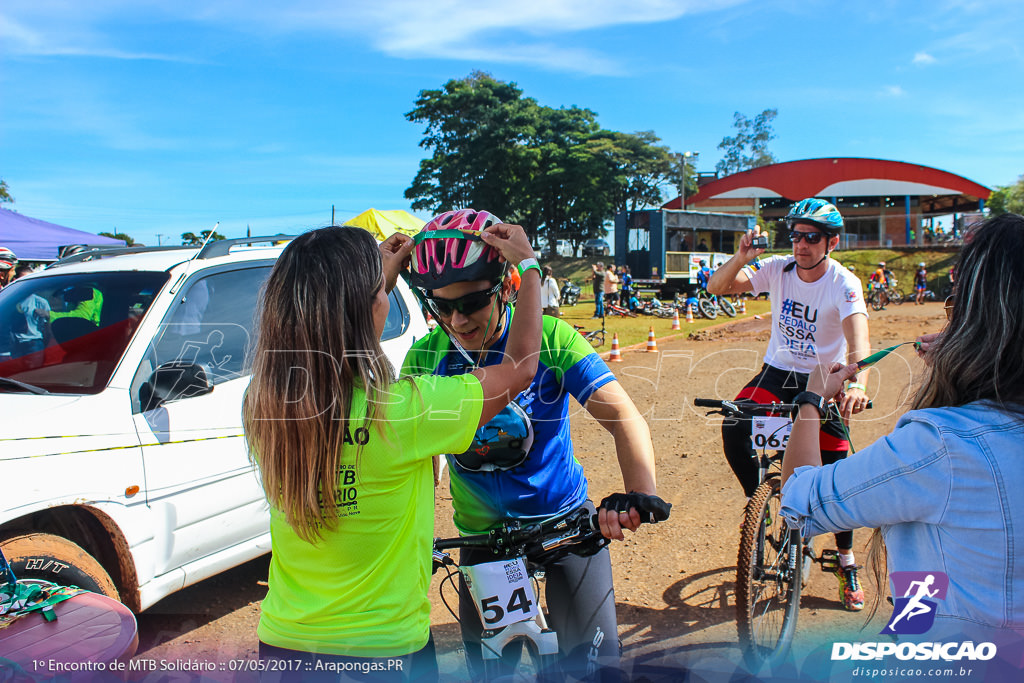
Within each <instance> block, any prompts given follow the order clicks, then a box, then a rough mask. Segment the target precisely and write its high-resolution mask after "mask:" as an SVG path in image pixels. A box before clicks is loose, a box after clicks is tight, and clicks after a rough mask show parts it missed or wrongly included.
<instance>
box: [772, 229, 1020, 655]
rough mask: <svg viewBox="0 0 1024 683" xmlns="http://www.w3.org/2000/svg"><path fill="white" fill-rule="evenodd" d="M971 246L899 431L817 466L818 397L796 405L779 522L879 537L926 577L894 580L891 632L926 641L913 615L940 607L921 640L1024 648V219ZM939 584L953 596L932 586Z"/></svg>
mask: <svg viewBox="0 0 1024 683" xmlns="http://www.w3.org/2000/svg"><path fill="white" fill-rule="evenodd" d="M966 241H967V244H966V246H965V247H964V249H963V252H962V254H961V257H960V263H959V269H958V271H959V278H958V279H957V282H956V288H955V290H954V297H955V298H954V300H953V301H952V302H947V310H946V313H947V316H948V318H949V322H948V323H947V325H946V328H945V329H944V330H943V332H942V333H941V334H940V335H930V336H929V337H928V340H929V341H930V342H931V343H930V344H925V345H924V346H925V349H926V354H925V358H926V361H928V364H929V365H928V369H927V371H926V375H925V377H924V380H923V383H922V385H921V387H920V388H919V390H918V392H917V396H916V398H915V400H914V403H913V410H911V411H910V412H908V413H907V414H905V415H904V416H903V417H901V418H900V420H899V422H898V423H897V424H896V428H895V429H894V430H893V432H892V433H891V434H889V435H888V436H886V437H884V438H882V439H879V440H878V441H876V442H875V443H873V444H871V445H870V446H868V447H867V448H864V449H863V450H861V451H860V452H858V453H857V454H856V455H855V456H853V457H850V458H847V459H846V460H841V461H839V462H837V463H835V464H834V465H828V466H825V467H820V464H821V462H820V456H819V449H818V428H817V425H818V421H819V419H820V418H819V414H818V409H817V407H816V406H815V397H813V396H803V397H802V398H800V397H798V400H797V401H796V402H797V403H800V404H801V405H800V407H799V409H798V413H797V415H798V417H797V419H796V420H795V422H794V425H793V431H792V435H791V437H790V440H789V446H788V448H787V449H786V456H785V460H784V462H783V469H782V476H783V492H782V506H783V510H782V514H783V516H784V517H786V518H787V519H788V520H790V522H791V523H794V524H796V525H797V526H798V527H799V528H800V529H801V531H802V533H803V534H804V535H805V536H813V535H815V534H821V533H825V532H834V531H837V530H842V529H855V528H857V527H869V528H877V529H878V530H879V531H880V532H881V535H882V536H884V539H885V545H886V546H887V548H888V568H889V570H890V572H891V573H892V572H915V575H891V577H890V578H891V579H892V586H893V597H894V598H896V599H897V600H896V609H895V610H894V613H893V618H892V621H891V622H890V625H889V626H888V627H887V628H886V630H885V631H883V633H890V632H893V633H896V634H901V633H917V634H920V633H921V631H920V630H914V627H913V626H909V627H908V626H907V624H908V623H910V622H912V620H913V619H915V618H918V619H919V621H918V622H917V625H918V627H920V625H923V624H926V623H927V622H928V621H930V619H931V618H930V617H926V618H919V617H916V616H914V614H915V613H923V612H922V610H924V612H932V611H934V615H933V617H934V619H935V621H934V626H932V627H930V628H928V629H927V634H926V635H923V636H921V637H922V638H925V639H927V640H929V641H938V640H940V639H941V638H942V635H943V634H945V635H947V636H949V635H953V636H956V635H969V636H973V637H975V639H976V641H977V637H978V636H979V635H980V636H981V637H986V636H988V637H993V638H999V637H1002V640H1003V642H1006V640H1007V638H1009V639H1010V640H1013V639H1016V643H1017V644H1018V645H1019V644H1021V643H1022V642H1024V552H1022V551H1024V493H1022V489H1024V447H1022V444H1024V297H1022V296H1020V295H1019V293H1020V292H1022V291H1024V218H1022V217H1021V216H1017V215H1014V214H1004V215H1002V216H998V217H995V218H992V219H989V220H988V221H986V222H985V223H984V224H982V225H980V226H979V227H978V228H976V229H974V230H973V233H971V234H969V235H968V237H967V240H966ZM1008 292H1010V293H1017V294H1015V295H1008V294H1007V293H1008ZM856 371H857V366H856V364H852V365H848V366H846V367H842V366H839V365H838V364H837V365H834V366H832V367H831V368H828V367H821V368H819V372H813V373H811V378H810V381H809V382H808V385H807V389H808V391H809V392H813V393H814V394H818V395H820V396H824V397H825V398H826V399H828V398H831V397H833V396H836V395H837V394H839V393H840V392H841V390H842V387H843V382H844V381H845V380H846V379H847V378H849V377H851V376H852V375H853V374H854V373H855V372H856ZM805 402H806V403H805ZM808 465H811V466H812V467H808ZM813 466H817V467H813ZM877 535H878V532H876V537H877ZM878 545H879V547H880V544H878ZM879 566H880V565H879ZM942 575H945V576H946V577H948V589H947V588H946V587H945V585H944V579H943V577H942ZM929 576H930V577H931V579H930V580H929V579H928V577H929ZM883 577H884V575H883ZM915 578H917V579H920V581H918V583H917V584H916V589H917V590H918V591H920V590H921V586H922V585H924V586H925V588H926V589H927V593H928V595H927V596H924V595H923V594H921V595H918V593H912V592H911V591H910V590H909V589H908V588H907V583H906V580H907V579H915ZM933 584H934V585H933ZM940 584H941V588H942V589H943V591H941V592H944V595H942V594H940V592H937V591H936V590H935V588H936V587H940ZM915 595H916V596H918V598H922V597H928V598H931V600H930V602H931V604H930V605H927V606H917V602H919V600H915V599H914V597H913V596H915ZM899 598H910V601H911V602H913V603H914V605H912V607H913V609H907V612H908V614H907V616H906V617H904V619H903V621H902V622H901V623H899V624H897V623H896V622H897V620H898V615H899V614H900V613H901V606H902V607H905V606H906V605H905V603H906V601H900V600H899ZM926 607H927V609H926ZM876 608H877V605H876ZM890 627H891V628H890ZM883 638H884V636H883Z"/></svg>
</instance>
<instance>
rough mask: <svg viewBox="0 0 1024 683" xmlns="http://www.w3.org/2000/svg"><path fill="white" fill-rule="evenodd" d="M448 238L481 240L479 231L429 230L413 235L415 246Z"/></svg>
mask: <svg viewBox="0 0 1024 683" xmlns="http://www.w3.org/2000/svg"><path fill="white" fill-rule="evenodd" d="M448 237H454V238H456V239H463V240H479V239H480V231H479V230H428V231H427V232H418V233H416V234H415V235H413V238H412V242H413V244H420V243H421V242H423V241H425V240H432V239H445V238H448Z"/></svg>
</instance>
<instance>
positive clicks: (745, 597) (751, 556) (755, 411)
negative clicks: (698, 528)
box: [693, 398, 870, 667]
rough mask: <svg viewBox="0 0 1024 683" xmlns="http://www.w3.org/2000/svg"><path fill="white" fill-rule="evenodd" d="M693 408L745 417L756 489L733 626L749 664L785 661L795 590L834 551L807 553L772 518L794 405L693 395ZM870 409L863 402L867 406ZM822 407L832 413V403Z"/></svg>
mask: <svg viewBox="0 0 1024 683" xmlns="http://www.w3.org/2000/svg"><path fill="white" fill-rule="evenodd" d="M693 403H694V405H695V406H697V407H700V408H713V409H714V410H712V411H710V412H709V413H708V415H711V414H719V415H723V416H725V417H726V419H729V418H732V419H741V420H750V422H751V436H750V438H751V441H752V443H753V446H754V451H755V457H756V458H757V461H758V481H759V482H760V483H759V484H758V487H757V489H756V490H755V491H754V495H753V496H751V497H750V501H749V502H748V503H747V506H746V509H745V510H744V515H743V531H742V533H741V535H740V545H739V552H738V554H737V560H736V626H737V630H738V631H739V639H740V644H741V646H742V647H743V650H744V655H745V656H746V658H747V662H748V663H749V664H750V666H751V667H760V666H761V665H763V664H766V663H776V662H779V661H781V660H782V659H784V658H785V656H786V654H787V653H788V652H789V648H790V645H791V644H792V642H793V635H794V634H795V633H796V622H797V614H798V612H799V610H800V591H801V589H802V588H803V586H804V585H806V583H807V580H808V577H809V575H810V569H811V566H812V563H813V562H818V563H819V564H821V568H822V570H823V571H831V569H832V567H833V565H834V562H835V558H834V556H833V553H834V551H826V552H825V553H822V557H821V558H816V557H815V556H814V550H813V546H811V544H810V543H809V542H808V541H806V540H805V539H802V538H801V537H800V532H799V531H798V530H797V529H795V528H790V527H789V525H788V524H787V523H786V521H785V520H784V519H783V518H782V516H781V515H780V514H779V512H780V509H781V497H780V488H781V481H782V476H781V475H782V456H783V453H784V451H785V448H786V443H787V442H788V441H789V432H790V429H791V428H792V426H793V421H792V419H791V418H790V417H789V416H790V415H791V414H792V411H793V409H794V408H795V404H792V403H748V402H745V401H742V402H733V401H722V400H718V399H707V398H696V399H694V401H693ZM869 407H870V404H869ZM829 410H830V411H832V412H833V413H834V414H835V415H838V408H837V407H836V406H835V404H834V403H830V404H829Z"/></svg>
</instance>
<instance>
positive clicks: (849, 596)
mask: <svg viewBox="0 0 1024 683" xmlns="http://www.w3.org/2000/svg"><path fill="white" fill-rule="evenodd" d="M858 569H860V566H858V565H851V566H849V567H839V568H838V569H836V570H834V573H835V575H836V579H838V580H839V599H840V600H841V601H842V603H843V607H845V608H846V610H847V611H849V612H859V611H861V610H862V609H864V589H863V588H861V586H860V579H859V578H857V570H858Z"/></svg>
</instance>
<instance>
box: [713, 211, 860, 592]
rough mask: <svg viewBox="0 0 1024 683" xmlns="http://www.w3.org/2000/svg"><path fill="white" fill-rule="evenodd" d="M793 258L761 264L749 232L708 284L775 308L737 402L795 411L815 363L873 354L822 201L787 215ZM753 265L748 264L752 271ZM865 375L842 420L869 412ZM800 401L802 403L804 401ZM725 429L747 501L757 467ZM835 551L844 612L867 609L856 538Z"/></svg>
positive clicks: (829, 435)
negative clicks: (760, 354)
mask: <svg viewBox="0 0 1024 683" xmlns="http://www.w3.org/2000/svg"><path fill="white" fill-rule="evenodd" d="M786 225H787V227H788V228H789V231H790V232H789V237H790V241H791V242H792V244H793V254H792V255H789V256H772V257H769V258H767V259H765V260H763V261H760V262H758V261H757V260H756V259H757V256H759V255H760V254H762V253H764V249H755V248H753V246H752V240H753V238H754V237H758V236H759V235H760V229H759V228H755V229H754V230H753V231H747V234H746V235H744V236H743V237H742V238H741V239H740V246H739V249H738V250H737V252H736V254H735V255H734V256H733V257H732V258H731V259H730V260H729V261H727V262H726V263H724V264H723V265H722V266H721V267H720V268H718V269H717V270H716V271H715V272H714V274H713V275H712V276H711V280H710V281H709V282H708V291H709V292H711V293H712V294H740V293H743V292H755V293H759V292H768V293H769V294H770V298H771V302H772V334H771V339H770V340H769V342H768V349H767V351H766V352H765V355H764V365H763V366H762V368H761V371H760V372H759V373H758V374H757V375H756V376H755V377H754V378H753V379H752V380H750V382H748V383H747V385H746V386H745V387H744V388H743V389H742V390H741V391H740V393H739V394H738V395H737V397H736V398H737V400H749V401H753V402H756V403H771V402H773V401H774V402H783V403H792V402H796V403H799V402H801V400H804V398H806V397H808V396H810V395H809V394H805V392H804V390H805V389H806V387H807V373H809V372H810V371H811V370H813V369H815V368H817V367H818V365H819V364H820V363H830V362H835V363H843V364H847V363H853V362H856V361H858V360H861V359H862V358H865V357H866V356H867V355H868V354H869V353H870V341H869V339H868V318H867V308H866V307H865V305H864V297H863V295H862V293H861V283H860V280H858V279H857V276H856V275H854V274H853V273H851V272H850V271H849V270H847V269H846V268H844V267H843V266H842V265H841V264H840V263H839V262H838V261H835V260H833V259H832V258H830V257H829V253H830V252H831V251H832V250H833V249H835V248H836V246H838V244H839V233H840V232H841V231H842V229H843V217H842V216H841V215H840V213H839V211H838V210H837V209H836V207H834V206H833V205H831V204H829V203H828V202H825V201H823V200H821V199H804V200H802V201H800V202H797V203H796V204H795V205H794V206H793V207H792V208H791V209H790V211H789V213H788V214H787V215H786ZM751 261H753V263H751ZM867 374H868V371H867V369H865V370H863V371H861V372H860V373H858V375H857V376H856V377H854V379H853V380H852V381H851V382H850V384H849V385H848V386H847V387H846V391H845V393H844V395H843V398H842V401H841V403H840V406H839V408H840V413H841V414H842V415H843V417H844V418H849V416H850V415H851V414H853V413H858V412H860V411H861V410H863V409H864V408H866V407H867V403H868V398H867V394H866V393H865V382H866V381H867ZM801 394H804V396H801ZM729 422H730V424H723V425H722V445H723V447H724V450H725V456H726V458H727V459H728V461H729V464H730V465H731V466H732V469H733V472H734V473H735V474H736V478H737V479H739V481H740V484H742V486H743V490H744V492H745V493H746V495H747V496H748V497H749V496H751V495H753V493H754V489H755V488H756V487H757V484H758V471H757V468H758V465H757V460H756V459H754V458H753V457H752V455H753V447H752V445H751V440H750V434H751V426H750V422H749V420H746V421H729ZM821 448H822V451H821V459H822V462H823V463H826V464H828V463H832V462H835V461H836V460H839V459H841V458H845V457H846V453H847V450H848V449H849V442H848V440H847V437H846V432H845V429H844V426H843V423H842V421H841V420H839V419H836V418H829V419H827V420H824V421H823V424H822V428H821ZM836 548H837V549H838V551H839V565H840V566H839V567H838V568H837V569H836V577H837V578H838V579H839V591H840V598H841V600H842V601H843V605H844V606H845V607H846V609H848V610H851V611H857V610H860V609H863V607H864V591H863V589H862V588H861V587H860V582H859V581H858V578H857V569H859V567H857V565H856V563H855V561H854V557H853V550H852V548H853V532H852V531H845V532H841V533H838V534H836Z"/></svg>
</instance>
